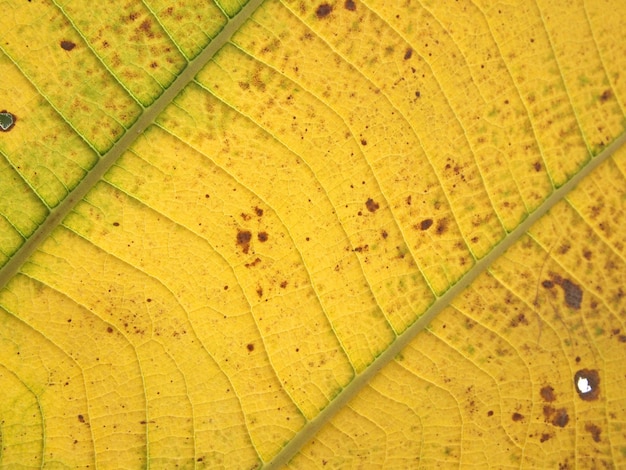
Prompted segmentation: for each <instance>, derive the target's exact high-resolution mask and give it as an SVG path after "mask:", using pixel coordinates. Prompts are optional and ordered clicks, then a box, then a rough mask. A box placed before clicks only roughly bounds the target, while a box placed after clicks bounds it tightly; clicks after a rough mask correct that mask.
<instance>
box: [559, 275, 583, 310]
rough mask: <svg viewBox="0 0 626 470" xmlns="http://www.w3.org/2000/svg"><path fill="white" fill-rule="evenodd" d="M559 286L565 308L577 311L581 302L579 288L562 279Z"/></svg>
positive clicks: (580, 290)
mask: <svg viewBox="0 0 626 470" xmlns="http://www.w3.org/2000/svg"><path fill="white" fill-rule="evenodd" d="M559 285H560V286H561V289H563V293H564V294H565V303H566V304H567V306H568V307H570V308H573V309H574V310H579V309H580V303H581V302H582V300H583V291H582V289H581V288H580V286H578V285H576V284H574V283H573V282H572V281H570V280H569V279H562V280H561V282H560V283H559Z"/></svg>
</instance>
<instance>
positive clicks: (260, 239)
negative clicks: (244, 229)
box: [257, 232, 269, 242]
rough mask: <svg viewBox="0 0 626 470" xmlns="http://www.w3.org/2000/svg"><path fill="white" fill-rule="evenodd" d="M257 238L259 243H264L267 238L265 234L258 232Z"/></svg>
mask: <svg viewBox="0 0 626 470" xmlns="http://www.w3.org/2000/svg"><path fill="white" fill-rule="evenodd" d="M257 238H258V239H259V241H260V242H266V241H267V239H268V238H269V237H268V235H267V232H259V234H258V235H257Z"/></svg>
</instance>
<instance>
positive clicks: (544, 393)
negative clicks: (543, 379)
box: [539, 385, 556, 402]
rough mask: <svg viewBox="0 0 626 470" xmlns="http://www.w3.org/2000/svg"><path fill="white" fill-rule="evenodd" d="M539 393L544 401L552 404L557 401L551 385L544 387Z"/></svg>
mask: <svg viewBox="0 0 626 470" xmlns="http://www.w3.org/2000/svg"><path fill="white" fill-rule="evenodd" d="M539 393H540V394H541V398H543V401H547V402H552V401H554V400H556V395H555V394H554V389H553V388H552V387H551V386H550V385H546V386H545V387H542V388H541V390H540V391H539Z"/></svg>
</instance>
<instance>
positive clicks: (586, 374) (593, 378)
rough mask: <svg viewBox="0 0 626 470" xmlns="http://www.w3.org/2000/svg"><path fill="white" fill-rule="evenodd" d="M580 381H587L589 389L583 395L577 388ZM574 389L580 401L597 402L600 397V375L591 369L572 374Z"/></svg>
mask: <svg viewBox="0 0 626 470" xmlns="http://www.w3.org/2000/svg"><path fill="white" fill-rule="evenodd" d="M580 379H587V384H588V386H589V387H590V388H591V390H589V391H588V392H587V393H583V392H581V391H580V389H579V388H578V381H579V380H580ZM574 387H576V391H577V392H578V396H579V397H580V398H581V400H585V401H593V400H597V399H598V396H599V395H600V375H599V374H598V371H597V370H593V369H581V370H579V371H578V372H576V373H575V374H574Z"/></svg>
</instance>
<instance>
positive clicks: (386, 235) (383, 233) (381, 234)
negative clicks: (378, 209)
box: [380, 230, 389, 238]
mask: <svg viewBox="0 0 626 470" xmlns="http://www.w3.org/2000/svg"><path fill="white" fill-rule="evenodd" d="M380 236H381V237H383V238H387V237H388V236H389V234H388V233H387V230H383V231H382V232H380Z"/></svg>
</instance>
